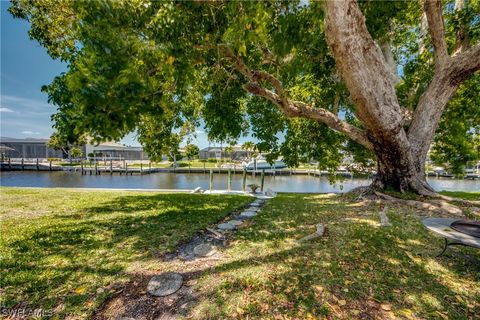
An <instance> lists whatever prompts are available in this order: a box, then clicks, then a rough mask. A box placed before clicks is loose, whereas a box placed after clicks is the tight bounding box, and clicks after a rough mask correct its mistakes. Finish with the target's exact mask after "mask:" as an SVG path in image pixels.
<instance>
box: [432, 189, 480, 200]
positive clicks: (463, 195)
mask: <svg viewBox="0 0 480 320" xmlns="http://www.w3.org/2000/svg"><path fill="white" fill-rule="evenodd" d="M440 193H441V194H443V195H445V196H449V197H453V198H460V199H465V200H474V201H480V192H462V191H442V192H440Z"/></svg>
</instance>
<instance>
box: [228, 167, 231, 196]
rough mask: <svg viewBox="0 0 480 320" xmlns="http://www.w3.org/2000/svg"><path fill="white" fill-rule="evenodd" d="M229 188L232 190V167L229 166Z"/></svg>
mask: <svg viewBox="0 0 480 320" xmlns="http://www.w3.org/2000/svg"><path fill="white" fill-rule="evenodd" d="M227 189H228V191H231V190H232V169H230V168H228V176H227Z"/></svg>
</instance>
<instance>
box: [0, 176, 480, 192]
mask: <svg viewBox="0 0 480 320" xmlns="http://www.w3.org/2000/svg"><path fill="white" fill-rule="evenodd" d="M0 177H1V179H0V185H2V186H10V187H66V188H119V189H194V188H196V187H201V188H203V189H208V188H209V175H208V174H199V173H182V174H179V173H177V174H173V173H153V174H147V175H143V176H140V175H133V176H123V175H122V176H119V175H113V176H110V175H109V174H107V175H101V176H95V175H92V176H90V175H86V176H82V175H81V174H80V173H73V172H63V171H56V172H48V171H45V172H21V171H10V172H1V174H0ZM254 182H255V183H257V184H260V176H257V179H256V180H254V179H253V178H252V177H250V176H248V177H247V184H249V183H254ZM369 183H370V180H368V179H348V180H344V181H342V182H337V183H336V184H335V185H331V184H329V182H328V180H327V179H326V178H325V177H321V178H318V177H316V178H315V177H310V176H303V175H293V176H276V177H273V176H266V177H265V189H267V188H270V189H272V190H274V191H280V192H344V191H348V190H350V189H352V188H355V187H358V186H364V185H368V184H369ZM429 183H430V185H431V186H432V187H433V188H434V189H435V190H437V191H441V190H448V191H480V181H472V180H453V179H436V178H432V179H429ZM213 188H214V189H217V190H219V189H227V175H226V174H222V175H220V174H217V175H214V181H213ZM241 188H242V175H241V174H237V175H232V189H233V190H241Z"/></svg>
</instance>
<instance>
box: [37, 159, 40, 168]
mask: <svg viewBox="0 0 480 320" xmlns="http://www.w3.org/2000/svg"><path fill="white" fill-rule="evenodd" d="M37 171H40V166H39V165H38V158H37Z"/></svg>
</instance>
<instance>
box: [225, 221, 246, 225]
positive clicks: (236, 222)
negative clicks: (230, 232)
mask: <svg viewBox="0 0 480 320" xmlns="http://www.w3.org/2000/svg"><path fill="white" fill-rule="evenodd" d="M227 223H230V224H233V225H234V226H239V225H241V224H242V223H243V221H240V220H230V221H228V222H227Z"/></svg>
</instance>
